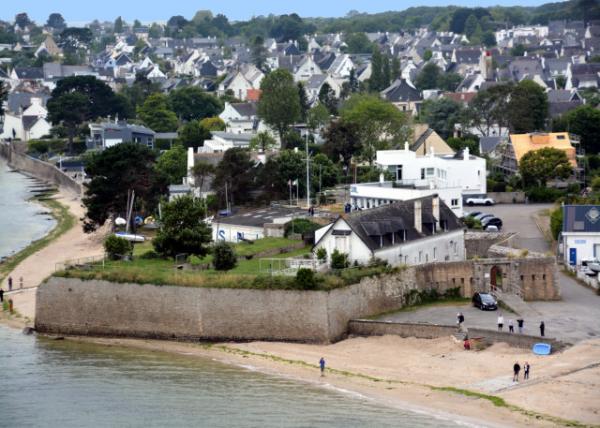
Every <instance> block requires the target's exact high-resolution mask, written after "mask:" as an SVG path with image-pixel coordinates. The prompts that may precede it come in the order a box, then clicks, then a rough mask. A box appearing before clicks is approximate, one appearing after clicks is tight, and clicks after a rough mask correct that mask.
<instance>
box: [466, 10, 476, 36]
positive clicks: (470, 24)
mask: <svg viewBox="0 0 600 428" xmlns="http://www.w3.org/2000/svg"><path fill="white" fill-rule="evenodd" d="M478 25H479V21H478V20H477V17H476V16H475V15H469V17H468V18H467V20H466V21H465V35H466V36H467V37H469V38H470V37H471V36H473V34H475V31H476V30H477V26H478Z"/></svg>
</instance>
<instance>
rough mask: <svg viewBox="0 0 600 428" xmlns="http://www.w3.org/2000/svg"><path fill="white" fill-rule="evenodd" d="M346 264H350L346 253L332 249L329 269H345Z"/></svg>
mask: <svg viewBox="0 0 600 428" xmlns="http://www.w3.org/2000/svg"><path fill="white" fill-rule="evenodd" d="M348 266H350V263H349V262H348V254H346V253H340V252H339V251H338V250H333V253H331V269H346V268H347V267H348Z"/></svg>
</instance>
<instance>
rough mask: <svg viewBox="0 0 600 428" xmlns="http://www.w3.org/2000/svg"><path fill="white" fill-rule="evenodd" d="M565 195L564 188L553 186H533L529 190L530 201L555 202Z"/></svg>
mask: <svg viewBox="0 0 600 428" xmlns="http://www.w3.org/2000/svg"><path fill="white" fill-rule="evenodd" d="M564 195H565V191H564V190H559V189H553V188H551V187H531V188H529V189H528V190H527V198H529V202H555V201H556V200H557V199H559V198H560V197H562V196H564Z"/></svg>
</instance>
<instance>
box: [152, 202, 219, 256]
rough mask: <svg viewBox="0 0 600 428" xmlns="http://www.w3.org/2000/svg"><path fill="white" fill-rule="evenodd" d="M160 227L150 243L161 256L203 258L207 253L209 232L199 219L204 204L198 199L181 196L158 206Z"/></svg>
mask: <svg viewBox="0 0 600 428" xmlns="http://www.w3.org/2000/svg"><path fill="white" fill-rule="evenodd" d="M161 214H162V216H161V219H160V228H159V229H158V232H157V234H156V237H155V238H154V239H153V240H152V245H153V246H154V249H155V250H156V252H157V253H159V254H161V255H162V256H164V257H175V256H176V255H177V254H188V255H195V256H197V257H204V256H205V255H206V254H208V244H209V243H210V241H211V239H212V231H211V228H210V226H208V225H207V224H206V223H205V222H204V221H203V220H204V218H205V217H206V205H205V204H204V201H203V200H202V199H196V198H193V197H192V196H189V195H185V196H180V197H178V198H175V199H173V200H172V201H171V202H167V203H165V204H163V205H162V210H161Z"/></svg>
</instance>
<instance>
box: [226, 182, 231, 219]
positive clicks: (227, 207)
mask: <svg viewBox="0 0 600 428" xmlns="http://www.w3.org/2000/svg"><path fill="white" fill-rule="evenodd" d="M225 209H226V210H227V215H229V214H230V213H229V196H228V194H227V181H225Z"/></svg>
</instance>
